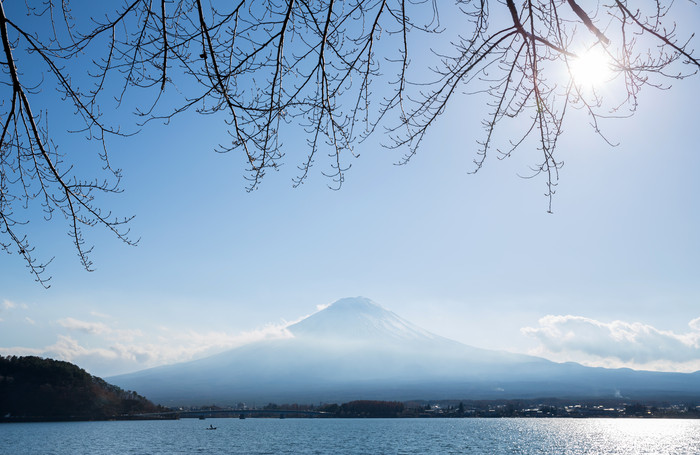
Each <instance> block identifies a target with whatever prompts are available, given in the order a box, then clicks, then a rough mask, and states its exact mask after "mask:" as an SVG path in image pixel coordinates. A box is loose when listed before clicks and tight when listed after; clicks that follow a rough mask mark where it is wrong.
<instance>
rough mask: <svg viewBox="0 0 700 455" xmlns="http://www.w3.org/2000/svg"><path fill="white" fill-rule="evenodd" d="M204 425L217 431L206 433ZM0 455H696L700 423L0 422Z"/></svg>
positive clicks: (507, 421)
mask: <svg viewBox="0 0 700 455" xmlns="http://www.w3.org/2000/svg"><path fill="white" fill-rule="evenodd" d="M210 423H213V424H214V426H216V427H218V429H217V430H216V431H205V427H207V426H208V425H209V424H210ZM0 453H1V454H13V455H14V454H17V455H21V454H55V455H68V454H71V455H73V454H115V453H119V454H175V453H178V454H190V453H231V454H328V453H333V454H405V455H409V454H472V453H473V454H523V455H529V454H533V455H534V454H538V455H541V454H557V455H558V454H571V455H577V454H619V455H631V454H635V455H641V454H700V420H680V419H678V420H659V419H285V420H277V419H245V420H238V419H208V420H207V423H206V424H204V423H203V422H201V421H199V420H196V419H183V420H179V421H162V422H157V421H150V422H76V423H32V424H3V425H0Z"/></svg>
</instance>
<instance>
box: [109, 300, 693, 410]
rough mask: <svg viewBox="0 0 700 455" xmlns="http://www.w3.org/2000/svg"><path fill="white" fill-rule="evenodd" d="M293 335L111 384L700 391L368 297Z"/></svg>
mask: <svg viewBox="0 0 700 455" xmlns="http://www.w3.org/2000/svg"><path fill="white" fill-rule="evenodd" d="M287 330H288V331H289V332H290V333H291V334H292V337H289V338H284V339H275V340H266V341H259V342H255V343H251V344H248V345H245V346H241V347H239V348H236V349H232V350H230V351H227V352H223V353H221V354H217V355H214V356H211V357H207V358H204V359H200V360H196V361H192V362H186V363H181V364H175V365H168V366H163V367H158V368H152V369H148V370H143V371H140V372H136V373H132V374H127V375H121V376H115V377H112V378H109V381H110V382H112V383H113V384H116V385H118V386H120V387H122V388H125V389H129V390H137V391H138V392H139V393H141V394H144V395H145V396H147V397H148V398H149V399H151V400H153V401H155V402H158V403H161V404H166V405H176V404H204V403H217V404H222V405H225V404H233V403H236V402H239V401H247V402H258V403H260V402H265V403H267V402H307V403H309V402H311V403H314V402H321V401H324V402H333V401H346V400H351V399H385V400H409V399H447V398H459V399H469V398H472V399H477V398H508V397H511V398H518V397H521V398H525V397H537V396H540V397H543V396H547V397H552V396H561V397H563V396H569V397H571V396H581V397H592V396H599V397H600V396H607V397H612V396H615V395H616V394H620V393H622V394H623V395H626V396H640V397H641V396H649V395H650V394H656V395H657V396H658V395H664V396H674V395H683V396H698V397H700V375H698V374H697V373H695V374H680V373H651V372H639V371H633V370H628V369H621V370H608V369H603V368H588V367H583V366H581V365H578V364H575V363H566V364H557V363H554V362H550V361H548V360H545V359H542V358H538V357H533V356H527V355H521V354H512V353H507V352H502V351H491V350H485V349H479V348H475V347H471V346H467V345H464V344H461V343H458V342H456V341H453V340H449V339H447V338H443V337H440V336H438V335H435V334H432V333H430V332H428V331H425V330H423V329H421V328H419V327H417V326H415V325H413V324H411V323H410V322H408V321H406V320H404V319H402V318H400V317H399V316H397V315H396V314H394V313H392V312H390V311H388V310H386V309H384V308H382V307H381V306H380V305H378V304H376V303H374V302H372V301H371V300H369V299H366V298H363V297H357V298H346V299H341V300H338V301H337V302H335V303H333V304H332V305H330V306H328V307H327V308H325V309H323V310H321V311H319V312H317V313H315V314H312V315H311V316H309V317H307V318H305V319H303V320H301V321H300V322H297V323H296V324H292V325H290V326H289V327H287Z"/></svg>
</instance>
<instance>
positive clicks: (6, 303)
mask: <svg viewBox="0 0 700 455" xmlns="http://www.w3.org/2000/svg"><path fill="white" fill-rule="evenodd" d="M16 308H21V309H23V310H26V309H28V308H29V307H28V306H27V304H26V303H15V302H12V301H10V300H7V299H5V300H3V301H2V303H1V304H0V310H14V309H16Z"/></svg>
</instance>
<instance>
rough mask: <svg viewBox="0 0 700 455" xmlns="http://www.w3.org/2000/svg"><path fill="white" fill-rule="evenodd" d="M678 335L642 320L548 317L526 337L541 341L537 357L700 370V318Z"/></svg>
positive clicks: (593, 363) (629, 365)
mask: <svg viewBox="0 0 700 455" xmlns="http://www.w3.org/2000/svg"><path fill="white" fill-rule="evenodd" d="M688 326H689V328H690V331H688V332H687V333H675V332H672V331H666V330H659V329H657V328H655V327H653V326H650V325H648V324H642V323H639V322H625V321H612V322H601V321H597V320H595V319H590V318H586V317H582V316H573V315H565V316H554V315H548V316H545V317H543V318H542V319H540V320H539V327H525V328H523V329H521V331H522V333H524V334H525V335H527V336H530V337H533V338H535V339H537V340H538V341H539V342H540V346H539V348H538V349H537V351H536V353H537V354H540V355H547V354H554V355H548V357H550V358H554V359H556V360H563V359H566V360H575V361H581V362H582V363H585V364H588V365H596V366H606V367H621V366H628V367H631V368H645V369H654V370H666V371H695V370H699V369H700V318H697V319H694V320H692V321H690V323H689V324H688Z"/></svg>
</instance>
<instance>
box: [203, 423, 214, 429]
mask: <svg viewBox="0 0 700 455" xmlns="http://www.w3.org/2000/svg"><path fill="white" fill-rule="evenodd" d="M205 430H216V427H215V426H214V425H212V424H209V428H205Z"/></svg>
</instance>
